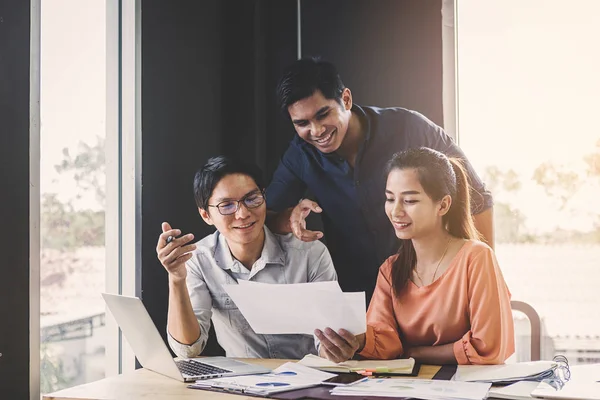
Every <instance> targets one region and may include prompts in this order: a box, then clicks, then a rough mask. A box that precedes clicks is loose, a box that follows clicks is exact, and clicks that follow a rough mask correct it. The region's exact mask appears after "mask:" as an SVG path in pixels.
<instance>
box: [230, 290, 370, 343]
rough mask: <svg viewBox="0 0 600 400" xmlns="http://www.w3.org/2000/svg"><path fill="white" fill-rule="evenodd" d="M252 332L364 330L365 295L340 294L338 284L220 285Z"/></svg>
mask: <svg viewBox="0 0 600 400" xmlns="http://www.w3.org/2000/svg"><path fill="white" fill-rule="evenodd" d="M223 288H224V289H225V291H226V292H227V293H228V294H229V296H230V297H231V299H232V300H233V302H234V303H235V304H236V305H237V307H238V308H239V309H240V311H241V313H242V315H244V317H245V318H246V320H247V321H248V323H249V324H250V326H251V327H252V329H253V330H254V332H256V333H258V334H296V333H303V334H308V335H312V334H313V332H314V330H315V329H324V328H326V327H329V328H331V329H334V330H336V331H337V330H339V329H341V328H343V329H346V330H347V331H349V332H351V333H352V334H355V335H357V334H359V333H364V332H366V330H367V323H366V311H365V310H366V304H365V293H364V292H357V293H343V292H342V291H341V289H340V287H339V285H338V283H337V282H314V283H294V284H268V283H258V282H249V281H239V284H237V285H223Z"/></svg>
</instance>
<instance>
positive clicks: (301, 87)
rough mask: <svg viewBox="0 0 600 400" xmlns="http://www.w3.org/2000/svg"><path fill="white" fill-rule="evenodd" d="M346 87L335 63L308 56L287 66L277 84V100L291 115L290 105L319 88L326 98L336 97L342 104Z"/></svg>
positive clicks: (286, 112) (282, 108) (283, 110)
mask: <svg viewBox="0 0 600 400" xmlns="http://www.w3.org/2000/svg"><path fill="white" fill-rule="evenodd" d="M345 88H346V87H345V86H344V83H343V82H342V78H340V75H339V74H338V72H337V69H336V68H335V66H334V65H333V64H331V63H330V62H327V61H322V60H320V59H319V58H318V57H306V58H301V59H300V60H297V61H295V62H294V63H293V64H292V65H290V66H289V67H287V68H286V70H285V71H284V73H283V75H282V77H281V79H280V80H279V83H278V84H277V100H278V102H279V107H280V108H281V112H283V114H284V115H287V116H289V114H288V110H287V109H288V107H289V106H291V105H292V104H294V103H295V102H297V101H299V100H302V99H305V98H307V97H310V96H312V95H313V93H315V92H316V91H317V90H319V91H321V93H323V96H324V97H325V98H326V99H335V100H336V101H337V102H338V103H340V105H341V104H342V92H343V91H344V89H345Z"/></svg>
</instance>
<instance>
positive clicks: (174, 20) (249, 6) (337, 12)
mask: <svg viewBox="0 0 600 400" xmlns="http://www.w3.org/2000/svg"><path fill="white" fill-rule="evenodd" d="M301 5H302V12H301V13H302V14H301V17H302V52H303V54H304V55H320V56H322V57H323V58H325V59H327V60H330V61H332V62H334V63H335V64H336V65H337V66H338V67H339V69H340V72H341V74H342V78H343V79H344V82H345V84H346V85H347V86H348V87H350V88H351V89H352V91H353V93H354V98H355V101H356V102H357V103H358V104H365V105H367V104H374V105H379V106H389V105H396V106H404V107H408V108H413V109H417V110H419V111H421V112H422V113H424V114H425V115H427V116H428V117H430V118H431V119H432V120H433V121H435V122H437V123H438V124H441V123H442V94H441V90H442V84H441V76H442V61H441V57H442V42H441V40H442V38H441V0H437V1H432V0H410V1H409V0H378V1H370V0H360V1H359V0H356V1H352V2H348V1H343V0H302V2H301ZM296 13H297V2H296V0H223V1H218V0H211V1H208V0H205V1H202V2H197V1H192V0H188V1H179V2H164V1H157V0H154V1H151V0H147V1H144V2H143V3H142V171H143V175H142V221H143V222H142V232H141V234H142V296H143V300H144V303H145V304H146V306H147V308H148V310H149V312H150V315H151V316H152V318H153V320H154V322H155V323H156V325H157V326H158V327H159V330H160V332H161V333H162V334H163V335H166V333H165V332H166V331H165V326H166V314H167V296H168V287H167V274H166V272H165V271H164V269H163V268H162V266H161V265H160V263H159V262H158V260H157V259H156V252H155V247H156V241H157V237H158V235H159V233H160V223H161V222H162V221H168V222H170V223H171V224H172V225H173V227H177V228H180V229H181V230H182V231H183V232H192V233H194V234H195V235H196V238H197V239H200V238H201V237H203V236H205V235H206V234H208V233H210V232H212V229H211V228H209V227H208V226H206V225H205V224H204V222H203V221H202V220H201V218H200V217H199V215H198V213H197V210H196V206H195V204H194V201H193V193H192V179H193V176H194V173H195V171H196V170H197V169H198V167H200V166H201V165H202V164H203V163H204V162H205V161H206V160H207V158H208V157H210V156H213V155H216V154H220V153H224V154H229V155H233V156H236V157H241V158H243V159H245V160H249V161H254V162H256V163H257V164H259V165H260V166H261V167H262V168H263V169H264V172H265V175H266V177H270V176H271V174H272V172H273V171H274V169H275V168H276V166H277V163H278V162H279V158H280V156H281V155H282V153H283V151H284V150H285V149H286V147H287V145H288V143H289V141H290V140H291V138H292V137H293V135H294V130H293V127H292V125H291V123H290V122H289V121H288V120H287V119H285V118H284V117H283V116H282V115H280V113H279V110H278V108H277V104H276V99H275V85H276V82H277V79H278V78H279V76H280V75H281V73H282V71H283V69H284V68H285V66H287V65H288V64H290V63H291V62H293V61H294V60H295V59H296V55H297V23H296V22H297V14H296ZM213 337H214V335H213ZM207 350H208V351H209V354H216V353H218V352H219V351H220V349H219V348H218V346H216V344H215V343H214V342H212V343H210V344H209V348H207Z"/></svg>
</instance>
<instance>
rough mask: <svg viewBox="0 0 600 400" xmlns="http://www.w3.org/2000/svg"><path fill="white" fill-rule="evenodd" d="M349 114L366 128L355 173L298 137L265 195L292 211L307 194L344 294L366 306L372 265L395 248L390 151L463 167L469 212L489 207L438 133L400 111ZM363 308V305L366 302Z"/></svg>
mask: <svg viewBox="0 0 600 400" xmlns="http://www.w3.org/2000/svg"><path fill="white" fill-rule="evenodd" d="M352 112H353V113H355V114H356V115H358V117H359V118H360V119H361V124H362V126H363V127H364V128H365V135H364V140H363V142H362V144H361V145H360V147H359V149H358V154H357V157H356V161H355V165H354V168H352V167H351V166H350V164H348V162H347V161H346V160H344V159H343V158H342V157H340V156H339V155H337V154H336V153H335V152H334V153H331V154H325V153H322V152H320V151H319V150H317V149H316V148H315V147H314V146H312V145H311V144H308V143H306V142H305V141H304V140H302V139H301V138H300V137H299V136H297V135H296V136H295V137H294V139H292V141H291V143H290V146H289V147H288V149H287V150H286V152H285V154H284V155H283V157H282V159H281V161H280V163H279V166H278V167H277V170H276V171H275V174H274V175H273V180H272V181H271V183H270V185H269V187H268V188H267V192H266V200H267V207H268V208H269V209H270V210H273V211H282V210H284V209H286V208H289V207H292V206H295V205H296V204H297V203H298V201H299V200H300V199H301V198H302V196H303V195H304V194H305V192H306V189H308V190H310V192H312V193H313V194H314V196H315V198H316V201H317V203H319V205H320V206H321V208H322V209H323V212H322V213H321V217H322V220H323V227H324V232H323V233H324V235H325V237H324V239H325V242H326V244H327V247H328V249H329V251H330V253H331V256H332V258H333V264H334V266H335V269H336V271H337V274H338V280H339V283H340V286H341V287H342V289H343V290H344V291H347V292H350V291H363V290H364V291H366V293H367V301H369V300H370V298H371V295H372V294H373V290H374V288H375V283H376V281H377V273H378V271H379V267H380V266H381V264H382V263H383V262H384V261H385V259H386V258H387V257H389V256H391V255H392V254H394V253H396V252H397V250H398V239H397V237H396V235H395V233H394V229H393V228H392V225H391V223H390V221H389V220H388V218H387V216H386V214H385V209H384V205H385V184H386V176H385V165H386V163H387V161H388V160H390V159H391V158H392V155H393V154H394V153H396V152H399V151H402V150H406V149H410V148H418V147H429V148H432V149H435V150H438V151H440V152H442V153H444V154H446V155H447V156H449V157H459V158H462V159H463V160H464V161H465V168H466V170H467V172H468V174H469V177H470V181H471V185H472V186H473V191H472V196H471V200H472V203H473V204H472V213H473V214H478V213H480V212H482V211H484V210H486V209H488V208H490V207H492V205H493V201H492V197H491V194H490V193H489V192H488V191H486V190H485V187H484V185H483V183H482V181H481V179H480V178H479V177H478V176H477V174H476V173H475V171H474V170H473V167H472V166H471V164H470V163H469V162H468V161H467V159H466V157H465V155H464V153H463V152H462V150H461V149H460V148H459V147H458V146H457V145H456V144H455V143H454V141H453V140H452V138H451V137H450V136H448V135H447V134H446V133H445V132H444V131H443V129H442V128H440V127H439V126H437V125H436V124H434V123H433V122H431V121H430V120H428V119H427V118H425V117H424V116H423V115H421V114H419V113H418V112H415V111H411V110H407V109H404V108H377V107H360V106H357V105H354V106H353V108H352ZM367 304H368V302H367Z"/></svg>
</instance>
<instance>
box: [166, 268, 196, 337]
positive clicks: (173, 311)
mask: <svg viewBox="0 0 600 400" xmlns="http://www.w3.org/2000/svg"><path fill="white" fill-rule="evenodd" d="M167 326H168V329H169V333H170V334H171V336H173V338H174V339H175V340H177V341H178V342H179V343H182V344H192V343H194V342H195V341H196V340H198V338H199V337H200V325H199V324H198V320H197V319H196V316H195V315H194V310H193V309H192V303H191V301H190V295H189V293H188V290H187V286H186V284H185V280H184V281H178V282H172V281H171V280H170V279H169V313H168V317H167Z"/></svg>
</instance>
